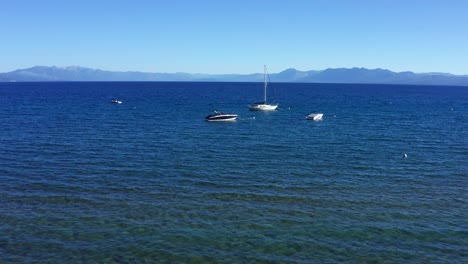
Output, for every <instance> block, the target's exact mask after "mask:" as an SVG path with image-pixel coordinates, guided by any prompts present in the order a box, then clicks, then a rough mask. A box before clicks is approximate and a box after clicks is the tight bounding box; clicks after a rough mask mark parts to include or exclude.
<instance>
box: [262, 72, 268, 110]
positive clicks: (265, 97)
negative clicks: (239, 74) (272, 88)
mask: <svg viewBox="0 0 468 264" xmlns="http://www.w3.org/2000/svg"><path fill="white" fill-rule="evenodd" d="M266 76H267V68H266V65H263V82H264V91H263V102H265V104H266V101H267V100H266V99H267V79H266Z"/></svg>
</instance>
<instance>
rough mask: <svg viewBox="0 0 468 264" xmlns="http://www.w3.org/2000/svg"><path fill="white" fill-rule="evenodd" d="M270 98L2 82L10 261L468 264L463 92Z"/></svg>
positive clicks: (1, 158) (4, 233) (226, 87)
mask: <svg viewBox="0 0 468 264" xmlns="http://www.w3.org/2000/svg"><path fill="white" fill-rule="evenodd" d="M262 87H263V84H262V83H190V82H185V83H184V82H179V83H176V82H174V83H171V82H167V83H164V82H117V83H112V82H89V83H87V82H83V83H80V82H77V83H0V120H1V129H0V201H1V206H0V262H2V263H314V262H321V263H339V262H351V263H366V262H367V263H369V262H370V263H467V262H468V261H467V258H468V256H467V252H468V239H467V237H468V222H467V219H468V215H467V212H468V205H467V204H468V203H467V202H468V192H467V191H468V162H467V160H468V125H467V124H468V87H444V86H403V85H399V86H392V85H357V84H352V85H351V84H286V83H275V84H273V85H272V87H273V91H274V93H273V94H274V95H275V97H276V98H277V100H278V102H279V103H280V109H279V110H278V111H274V112H268V113H265V112H250V111H248V107H247V106H248V104H250V103H253V102H257V101H260V100H261V99H262V89H263V88H262ZM114 98H118V99H120V100H122V101H123V103H122V104H119V105H117V104H111V100H112V99H114ZM214 108H217V109H220V110H223V111H225V112H230V113H236V114H238V115H239V119H238V120H237V121H236V122H228V123H211V122H206V121H204V117H205V116H206V115H208V114H210V113H211V112H212V110H213V109H214ZM313 112H321V113H323V114H324V117H323V120H322V121H320V122H314V121H308V120H305V117H306V115H308V114H310V113H313ZM403 154H407V158H404V157H403Z"/></svg>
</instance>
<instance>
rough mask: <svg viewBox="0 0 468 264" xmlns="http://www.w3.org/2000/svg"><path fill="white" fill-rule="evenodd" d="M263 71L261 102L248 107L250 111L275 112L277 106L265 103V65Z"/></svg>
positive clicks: (266, 83)
mask: <svg viewBox="0 0 468 264" xmlns="http://www.w3.org/2000/svg"><path fill="white" fill-rule="evenodd" d="M263 70H264V77H263V79H264V80H263V82H264V85H263V102H258V103H253V104H251V105H249V110H250V111H274V110H276V108H278V104H268V103H267V87H268V82H267V76H269V75H268V70H267V68H266V65H265V66H264V69H263ZM268 79H269V78H268Z"/></svg>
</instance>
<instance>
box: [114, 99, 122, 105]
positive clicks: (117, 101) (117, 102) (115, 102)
mask: <svg viewBox="0 0 468 264" xmlns="http://www.w3.org/2000/svg"><path fill="white" fill-rule="evenodd" d="M112 103H113V104H121V103H122V101H119V100H117V99H114V100H112Z"/></svg>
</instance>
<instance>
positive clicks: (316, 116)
mask: <svg viewBox="0 0 468 264" xmlns="http://www.w3.org/2000/svg"><path fill="white" fill-rule="evenodd" d="M322 117H323V114H319V113H316V114H310V115H308V116H306V119H307V120H314V121H319V120H322Z"/></svg>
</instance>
